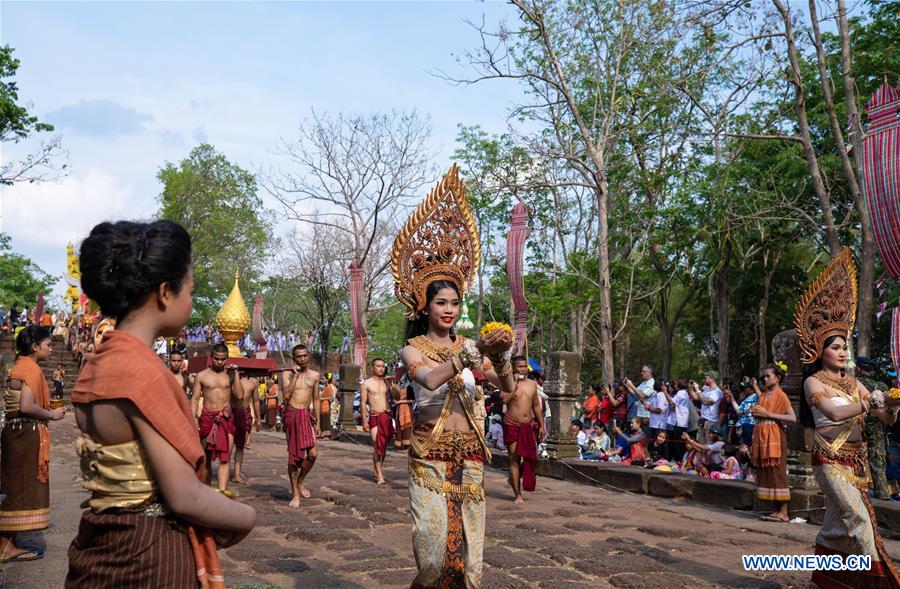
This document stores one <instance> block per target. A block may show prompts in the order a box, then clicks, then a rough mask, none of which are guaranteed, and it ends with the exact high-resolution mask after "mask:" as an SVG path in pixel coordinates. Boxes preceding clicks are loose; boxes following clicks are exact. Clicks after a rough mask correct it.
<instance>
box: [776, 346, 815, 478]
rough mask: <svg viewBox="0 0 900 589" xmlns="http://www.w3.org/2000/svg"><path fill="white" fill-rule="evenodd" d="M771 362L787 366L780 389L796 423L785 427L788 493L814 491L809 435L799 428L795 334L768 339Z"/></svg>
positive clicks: (799, 366)
mask: <svg viewBox="0 0 900 589" xmlns="http://www.w3.org/2000/svg"><path fill="white" fill-rule="evenodd" d="M772 358H774V359H775V361H776V362H784V363H785V364H787V367H788V369H787V376H785V377H784V382H782V383H781V388H783V389H784V392H785V393H787V396H788V399H790V400H791V406H792V407H793V408H794V413H795V414H796V415H797V419H798V423H792V424H788V431H787V438H788V455H787V461H788V480H789V481H790V483H791V488H792V489H818V488H819V485H818V484H817V483H816V478H815V476H814V475H813V471H812V455H811V453H810V450H811V448H812V433H811V431H807V429H806V428H805V427H803V426H802V425H800V423H799V419H800V395H802V394H803V390H802V389H801V386H800V385H801V383H802V380H803V375H802V371H803V365H802V364H801V363H800V347H799V346H798V345H797V330H796V329H787V330H785V331H782V332H780V333H779V334H778V335H776V336H775V337H774V338H772Z"/></svg>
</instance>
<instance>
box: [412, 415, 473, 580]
mask: <svg viewBox="0 0 900 589" xmlns="http://www.w3.org/2000/svg"><path fill="white" fill-rule="evenodd" d="M425 431H426V432H427V430H425ZM424 433H425V432H422V431H419V430H417V431H416V432H414V433H413V435H423V434H424ZM409 474H410V476H409V500H410V507H411V510H412V516H413V552H414V553H415V559H416V567H417V568H418V573H417V575H416V578H415V579H414V580H413V583H412V588H413V589H433V588H440V589H454V588H460V589H477V588H478V587H479V586H480V585H481V571H482V556H483V552H484V514H485V510H484V452H483V450H482V448H481V445H480V441H479V439H478V435H477V434H476V433H475V432H474V431H467V432H458V431H451V432H444V433H442V434H441V435H440V437H439V438H438V440H437V443H436V444H435V445H434V447H433V448H432V450H431V452H430V453H429V454H428V456H426V457H424V458H419V457H417V456H415V455H414V454H413V453H412V452H411V453H410V457H409Z"/></svg>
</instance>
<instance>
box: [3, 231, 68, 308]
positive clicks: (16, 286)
mask: <svg viewBox="0 0 900 589" xmlns="http://www.w3.org/2000/svg"><path fill="white" fill-rule="evenodd" d="M0 276H2V277H3V280H2V281H0V305H3V306H4V307H7V308H8V307H9V306H10V305H13V304H16V305H19V306H22V305H27V306H29V307H31V306H34V304H35V303H36V302H37V297H38V294H39V293H40V292H41V291H43V292H48V291H49V290H50V288H51V287H52V286H53V285H54V284H56V282H57V280H58V279H57V278H54V277H53V276H50V275H49V274H47V273H46V272H44V271H43V270H41V268H40V267H39V266H38V265H37V264H35V263H34V262H32V261H31V260H30V259H29V258H26V257H25V256H22V255H20V254H17V253H14V252H13V251H12V246H11V245H10V237H9V235H7V234H6V233H0Z"/></svg>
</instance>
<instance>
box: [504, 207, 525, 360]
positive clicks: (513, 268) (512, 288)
mask: <svg viewBox="0 0 900 589" xmlns="http://www.w3.org/2000/svg"><path fill="white" fill-rule="evenodd" d="M527 238H528V207H526V206H525V203H523V202H521V201H520V202H518V203H517V204H516V205H515V206H514V207H513V208H512V224H511V225H510V228H509V234H508V235H507V236H506V274H507V275H508V276H509V294H510V296H511V298H512V303H513V313H514V315H515V325H514V326H513V335H514V338H513V347H512V353H513V355H514V356H518V355H521V354H522V350H524V349H525V342H526V340H527V336H528V323H527V320H528V301H527V300H525V274H524V269H523V268H524V258H525V240H526V239H527Z"/></svg>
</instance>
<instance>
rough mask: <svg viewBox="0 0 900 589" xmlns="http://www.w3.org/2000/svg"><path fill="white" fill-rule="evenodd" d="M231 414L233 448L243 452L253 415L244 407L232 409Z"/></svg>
mask: <svg viewBox="0 0 900 589" xmlns="http://www.w3.org/2000/svg"><path fill="white" fill-rule="evenodd" d="M231 414H232V415H233V416H234V447H235V448H240V449H241V450H243V449H244V445H245V444H246V443H247V435H248V434H250V430H251V429H252V428H253V413H252V412H251V411H248V410H247V408H246V407H232V408H231Z"/></svg>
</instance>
